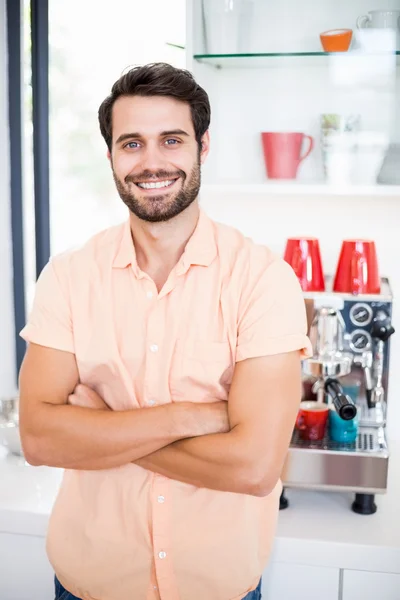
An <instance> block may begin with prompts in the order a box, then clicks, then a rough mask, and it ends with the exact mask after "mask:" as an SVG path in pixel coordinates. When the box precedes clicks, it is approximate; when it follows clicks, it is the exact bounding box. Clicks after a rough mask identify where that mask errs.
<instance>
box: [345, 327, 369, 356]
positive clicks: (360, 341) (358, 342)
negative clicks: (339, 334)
mask: <svg viewBox="0 0 400 600" xmlns="http://www.w3.org/2000/svg"><path fill="white" fill-rule="evenodd" d="M349 344H350V348H351V349H352V350H353V352H357V353H358V352H364V350H369V348H370V347H371V344H372V338H371V336H370V334H369V333H368V332H367V331H363V330H362V329H355V330H354V331H352V332H351V334H350V341H349Z"/></svg>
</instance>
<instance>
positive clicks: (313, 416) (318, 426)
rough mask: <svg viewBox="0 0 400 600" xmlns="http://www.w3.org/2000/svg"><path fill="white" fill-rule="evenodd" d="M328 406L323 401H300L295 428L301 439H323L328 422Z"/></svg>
mask: <svg viewBox="0 0 400 600" xmlns="http://www.w3.org/2000/svg"><path fill="white" fill-rule="evenodd" d="M328 415H329V407H328V405H327V404H324V403H323V402H315V401H313V400H309V401H306V402H300V409H299V412H298V415H297V419H296V429H298V430H299V433H300V437H301V439H302V440H311V441H315V440H323V439H324V436H325V431H326V424H327V422H328Z"/></svg>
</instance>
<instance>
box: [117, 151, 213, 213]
mask: <svg viewBox="0 0 400 600" xmlns="http://www.w3.org/2000/svg"><path fill="white" fill-rule="evenodd" d="M112 171H113V177H114V182H115V185H116V188H117V191H118V194H119V196H120V198H121V200H122V201H123V202H124V204H126V206H127V207H128V208H129V210H130V211H131V212H132V213H133V214H134V215H136V216H137V217H138V218H139V219H141V220H142V221H147V222H150V223H159V222H161V221H169V220H170V219H173V218H174V217H176V216H177V215H179V214H180V213H181V212H183V211H184V210H185V209H186V208H187V207H188V206H190V205H191V204H192V202H194V201H195V200H196V198H197V196H198V194H199V190H200V181H201V169H200V157H198V160H197V162H196V164H195V165H194V167H193V169H192V171H191V172H190V174H189V176H187V175H186V173H185V172H184V171H181V170H178V171H175V173H169V172H168V171H163V170H160V171H157V172H155V173H151V172H150V171H143V172H142V173H140V174H138V175H136V176H133V175H127V176H126V177H125V179H124V181H123V182H122V181H121V179H119V178H118V177H117V175H116V173H115V171H114V168H113V169H112ZM178 177H179V178H180V183H181V187H180V189H179V190H178V191H176V192H175V191H174V192H173V191H171V192H168V191H166V192H165V193H160V195H159V196H151V197H149V198H146V197H145V196H140V188H138V187H137V186H136V183H140V182H142V181H151V180H152V179H159V180H160V179H163V180H172V179H177V178H178ZM136 190H137V192H136Z"/></svg>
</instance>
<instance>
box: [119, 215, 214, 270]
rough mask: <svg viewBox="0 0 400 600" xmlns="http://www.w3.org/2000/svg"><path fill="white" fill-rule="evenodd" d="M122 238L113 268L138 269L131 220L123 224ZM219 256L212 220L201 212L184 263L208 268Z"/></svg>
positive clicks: (183, 256) (184, 256)
mask: <svg viewBox="0 0 400 600" xmlns="http://www.w3.org/2000/svg"><path fill="white" fill-rule="evenodd" d="M122 227H123V229H122V237H121V241H120V244H119V247H118V249H117V252H116V255H115V258H114V261H113V267H115V268H117V269H124V268H125V267H127V266H129V265H132V266H133V267H135V268H137V261H136V252H135V246H134V244H133V241H132V234H131V226H130V221H129V218H128V219H127V221H126V222H125V223H124V224H123V226H122ZM216 254H217V244H216V241H215V232H214V226H213V222H212V220H211V219H210V218H209V217H208V216H207V215H206V214H205V213H204V212H203V211H202V210H200V214H199V219H198V221H197V225H196V228H195V230H194V232H193V234H192V236H191V237H190V238H189V241H188V243H187V244H186V248H185V251H184V253H183V255H182V258H181V260H182V262H183V264H185V265H186V266H187V267H189V266H190V265H201V266H204V267H208V266H209V265H210V264H211V263H212V261H213V260H214V258H215V256H216Z"/></svg>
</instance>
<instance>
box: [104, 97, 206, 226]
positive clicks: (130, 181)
mask: <svg viewBox="0 0 400 600" xmlns="http://www.w3.org/2000/svg"><path fill="white" fill-rule="evenodd" d="M112 122H113V129H112V152H111V155H109V158H110V160H111V166H112V170H113V175H114V181H115V185H116V186H117V190H118V193H119V195H120V197H121V199H122V200H123V202H124V203H125V204H126V205H127V207H128V208H129V210H130V211H131V212H132V213H134V214H135V215H136V216H137V217H139V218H140V219H142V220H143V221H150V222H153V223H155V222H159V221H168V220H169V219H172V218H173V217H175V216H176V215H178V214H179V213H181V212H182V211H183V210H185V208H187V207H188V206H189V205H190V204H192V202H193V201H194V200H196V198H197V195H198V192H199V188H200V165H201V163H202V162H203V160H204V158H205V157H206V155H207V153H208V142H209V137H208V133H206V134H205V135H204V137H203V142H204V144H203V149H202V151H201V152H199V148H198V144H197V142H196V139H195V133H194V128H193V123H192V118H191V114H190V107H189V105H188V104H186V103H184V102H179V101H178V100H175V99H173V98H169V97H160V96H150V97H141V96H122V97H120V98H118V100H116V102H115V104H114V106H113V114H112Z"/></svg>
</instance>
